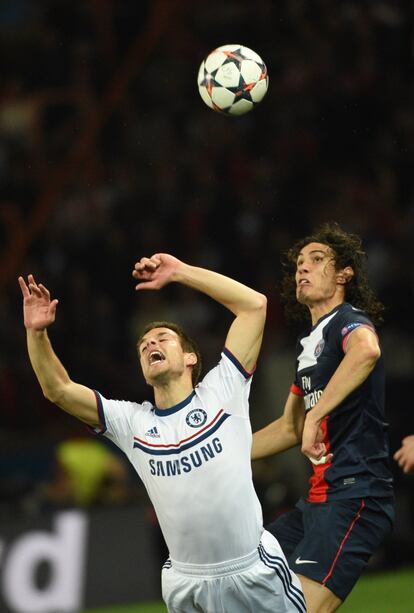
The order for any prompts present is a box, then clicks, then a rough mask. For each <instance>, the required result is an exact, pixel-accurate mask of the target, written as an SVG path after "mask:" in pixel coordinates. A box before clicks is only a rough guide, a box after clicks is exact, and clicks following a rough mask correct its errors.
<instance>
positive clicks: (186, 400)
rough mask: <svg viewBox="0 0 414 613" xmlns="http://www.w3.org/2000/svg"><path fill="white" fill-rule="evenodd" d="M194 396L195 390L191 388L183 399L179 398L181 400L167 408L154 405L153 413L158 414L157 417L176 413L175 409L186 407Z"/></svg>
mask: <svg viewBox="0 0 414 613" xmlns="http://www.w3.org/2000/svg"><path fill="white" fill-rule="evenodd" d="M194 396H195V391H194V390H193V391H192V392H191V394H190V395H189V396H187V398H184V400H181V402H179V403H178V404H175V405H174V406H172V407H170V408H169V409H158V408H157V407H154V413H155V415H159V417H165V416H166V415H172V414H173V413H176V412H177V411H180V410H181V409H182V408H184V407H186V406H187V404H189V403H190V402H191V401H192V399H193V398H194Z"/></svg>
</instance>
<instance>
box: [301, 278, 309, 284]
mask: <svg viewBox="0 0 414 613" xmlns="http://www.w3.org/2000/svg"><path fill="white" fill-rule="evenodd" d="M309 283H310V281H308V279H300V281H299V282H298V285H309Z"/></svg>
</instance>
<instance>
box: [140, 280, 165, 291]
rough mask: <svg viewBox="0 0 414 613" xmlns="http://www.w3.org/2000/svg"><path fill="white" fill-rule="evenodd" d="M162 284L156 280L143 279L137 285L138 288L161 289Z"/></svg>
mask: <svg viewBox="0 0 414 613" xmlns="http://www.w3.org/2000/svg"><path fill="white" fill-rule="evenodd" d="M159 288H160V285H159V284H158V283H157V282H156V281H141V283H138V284H137V285H136V286H135V289H136V290H140V289H159Z"/></svg>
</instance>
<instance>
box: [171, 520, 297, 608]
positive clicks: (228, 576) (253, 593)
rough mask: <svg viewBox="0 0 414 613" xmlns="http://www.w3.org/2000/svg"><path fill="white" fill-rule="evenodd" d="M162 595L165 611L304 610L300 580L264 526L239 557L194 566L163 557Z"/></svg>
mask: <svg viewBox="0 0 414 613" xmlns="http://www.w3.org/2000/svg"><path fill="white" fill-rule="evenodd" d="M162 596H163V598H164V601H165V603H166V605H167V608H168V611H169V613H306V605H305V599H304V597H303V593H302V589H301V585H300V582H299V579H298V578H297V576H296V575H295V574H294V573H293V572H292V571H291V570H290V569H289V566H288V563H287V561H286V558H285V556H284V554H283V552H282V549H281V548H280V545H279V543H278V541H277V540H276V539H275V537H274V536H273V535H272V534H270V532H267V531H266V530H265V531H264V532H263V534H262V538H261V541H260V544H259V547H258V548H257V549H256V550H255V551H253V552H252V553H251V554H249V555H248V556H245V557H243V558H238V559H236V560H229V561H227V562H225V563H222V564H212V565H194V566H193V565H189V564H181V563H178V562H175V561H174V560H171V559H168V560H167V562H166V563H165V564H164V566H163V569H162Z"/></svg>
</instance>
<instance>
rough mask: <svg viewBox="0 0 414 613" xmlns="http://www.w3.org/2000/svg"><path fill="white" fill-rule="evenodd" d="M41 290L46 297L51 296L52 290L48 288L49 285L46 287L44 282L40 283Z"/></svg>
mask: <svg viewBox="0 0 414 613" xmlns="http://www.w3.org/2000/svg"><path fill="white" fill-rule="evenodd" d="M38 287H39V289H40V291H41V292H42V294H44V295H45V296H46V298H50V292H49V290H48V289H47V287H45V286H44V285H43V284H42V283H39V285H38Z"/></svg>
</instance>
